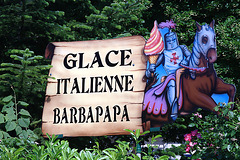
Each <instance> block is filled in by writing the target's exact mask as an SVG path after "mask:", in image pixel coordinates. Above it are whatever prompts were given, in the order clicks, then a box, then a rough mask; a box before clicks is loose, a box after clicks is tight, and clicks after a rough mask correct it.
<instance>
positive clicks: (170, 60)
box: [146, 30, 191, 120]
mask: <svg viewBox="0 0 240 160" xmlns="http://www.w3.org/2000/svg"><path fill="white" fill-rule="evenodd" d="M164 42H165V49H164V51H163V52H162V53H161V54H160V56H159V57H158V60H157V63H156V64H150V66H149V69H148V70H147V71H146V76H147V77H150V76H151V73H153V72H155V70H156V67H157V66H159V65H160V64H162V65H163V67H164V69H165V71H166V72H167V74H168V75H169V74H175V73H176V71H177V69H179V68H182V67H181V66H180V63H181V64H183V65H185V66H187V65H188V60H189V58H190V55H191V52H190V51H189V50H188V49H187V47H186V46H185V45H179V44H178V39H177V35H176V33H175V32H171V30H169V32H168V33H166V34H165V35H164ZM167 98H168V102H169V104H170V106H171V110H172V112H171V117H172V119H173V120H176V118H177V114H178V103H177V98H176V82H175V80H170V81H169V83H168V85H167Z"/></svg>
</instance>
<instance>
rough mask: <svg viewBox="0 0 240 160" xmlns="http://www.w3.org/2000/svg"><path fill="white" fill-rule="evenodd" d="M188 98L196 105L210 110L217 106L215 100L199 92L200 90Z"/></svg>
mask: <svg viewBox="0 0 240 160" xmlns="http://www.w3.org/2000/svg"><path fill="white" fill-rule="evenodd" d="M189 100H191V102H192V103H193V104H194V105H195V106H196V107H200V108H205V109H209V110H211V111H214V110H213V109H214V107H216V106H217V104H216V102H215V101H214V100H213V99H212V97H210V96H208V95H206V94H204V93H201V92H197V93H195V94H191V95H190V96H189Z"/></svg>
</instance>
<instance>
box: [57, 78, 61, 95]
mask: <svg viewBox="0 0 240 160" xmlns="http://www.w3.org/2000/svg"><path fill="white" fill-rule="evenodd" d="M60 83H61V79H57V94H60V85H61V84H60Z"/></svg>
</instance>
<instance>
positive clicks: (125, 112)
mask: <svg viewBox="0 0 240 160" xmlns="http://www.w3.org/2000/svg"><path fill="white" fill-rule="evenodd" d="M124 117H126V121H130V120H129V117H128V110H127V105H125V106H124V109H123V115H122V120H121V121H123V119H124Z"/></svg>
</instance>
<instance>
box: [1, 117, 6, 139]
mask: <svg viewBox="0 0 240 160" xmlns="http://www.w3.org/2000/svg"><path fill="white" fill-rule="evenodd" d="M4 122H5V121H4V115H3V114H2V113H0V124H2V123H4ZM0 139H1V138H0Z"/></svg>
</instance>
